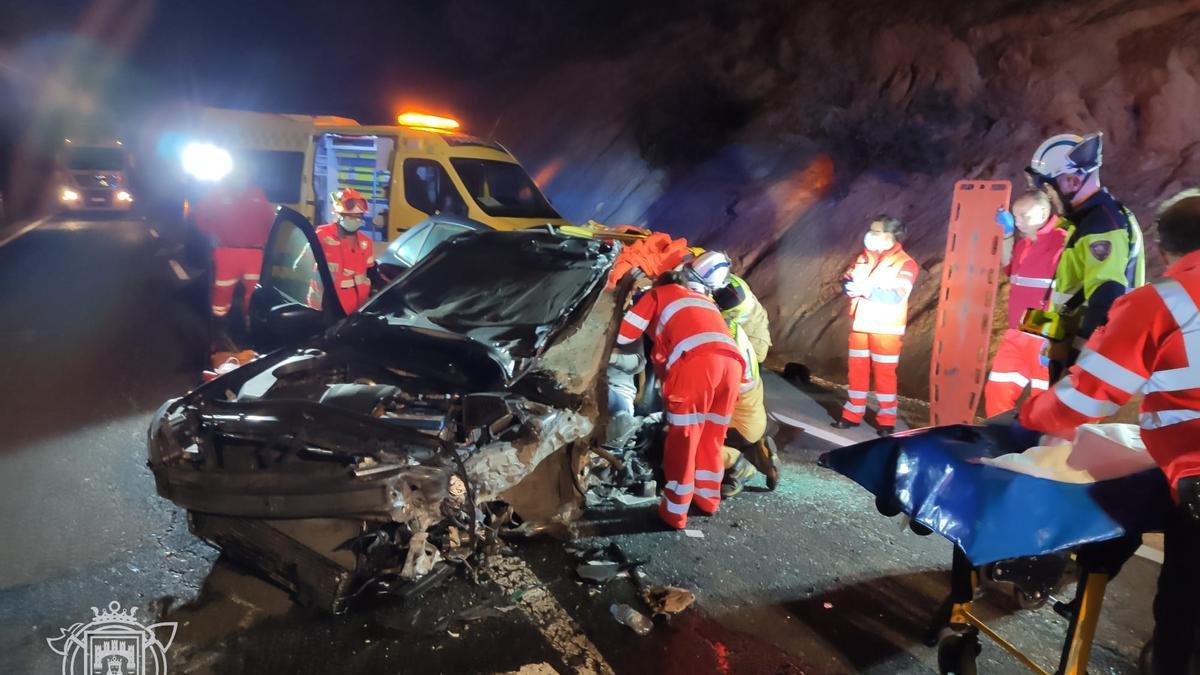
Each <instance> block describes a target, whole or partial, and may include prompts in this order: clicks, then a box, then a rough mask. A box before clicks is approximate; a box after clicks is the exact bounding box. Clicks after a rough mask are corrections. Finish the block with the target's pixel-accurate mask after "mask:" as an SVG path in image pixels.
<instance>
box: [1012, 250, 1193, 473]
mask: <svg viewBox="0 0 1200 675" xmlns="http://www.w3.org/2000/svg"><path fill="white" fill-rule="evenodd" d="M1198 304H1200V251H1196V252H1192V253H1190V254H1188V255H1187V256H1184V257H1183V258H1182V259H1180V260H1179V261H1178V262H1176V263H1175V264H1174V265H1172V266H1171V268H1170V269H1168V270H1167V274H1166V279H1165V280H1164V281H1161V282H1159V283H1156V284H1153V285H1151V286H1143V287H1141V288H1138V289H1136V290H1133V291H1130V292H1129V293H1127V294H1126V295H1124V296H1123V297H1121V298H1120V299H1118V300H1117V301H1116V302H1115V303H1113V306H1112V309H1111V310H1110V312H1109V319H1108V323H1107V325H1105V326H1104V327H1103V328H1101V329H1100V330H1098V331H1096V333H1095V334H1094V335H1093V336H1092V338H1091V340H1089V341H1088V343H1087V345H1086V347H1085V348H1084V349H1083V352H1082V353H1081V354H1080V356H1079V359H1078V361H1076V363H1075V365H1074V366H1072V368H1071V370H1070V371H1069V372H1068V376H1067V377H1065V378H1063V379H1062V380H1060V381H1059V383H1058V384H1057V385H1055V386H1054V387H1053V388H1052V389H1050V390H1048V391H1047V392H1046V393H1044V394H1041V395H1038V396H1035V397H1034V398H1032V399H1030V400H1029V401H1028V402H1027V403H1026V404H1025V406H1024V407H1023V408H1022V409H1021V414H1020V421H1021V423H1022V424H1024V425H1025V426H1027V427H1029V428H1031V429H1036V430H1038V431H1042V432H1045V433H1051V434H1054V435H1056V436H1060V437H1067V438H1069V437H1070V436H1071V434H1072V431H1073V430H1074V429H1075V428H1076V427H1077V426H1079V425H1080V424H1083V423H1085V422H1089V421H1094V420H1097V419H1103V418H1105V417H1108V416H1110V415H1112V414H1113V413H1115V412H1116V411H1117V409H1118V408H1119V407H1120V406H1121V405H1123V404H1124V403H1125V402H1127V401H1128V400H1129V399H1130V398H1131V397H1133V396H1134V395H1135V394H1139V393H1142V394H1145V398H1144V399H1143V400H1142V405H1141V415H1140V417H1139V423H1140V425H1141V428H1142V440H1143V442H1145V444H1146V450H1148V451H1149V453H1150V455H1151V456H1152V457H1153V458H1154V460H1155V461H1156V462H1157V463H1158V465H1159V466H1160V467H1162V470H1163V472H1165V473H1166V474H1167V478H1168V479H1169V480H1170V482H1171V485H1172V486H1174V485H1175V483H1176V482H1177V481H1178V480H1179V479H1180V478H1184V477H1187V476H1196V475H1200V310H1197V305H1198Z"/></svg>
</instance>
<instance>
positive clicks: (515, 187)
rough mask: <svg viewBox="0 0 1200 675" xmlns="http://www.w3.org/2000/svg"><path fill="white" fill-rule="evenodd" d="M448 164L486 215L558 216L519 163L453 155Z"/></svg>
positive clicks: (502, 216)
mask: <svg viewBox="0 0 1200 675" xmlns="http://www.w3.org/2000/svg"><path fill="white" fill-rule="evenodd" d="M450 164H452V165H453V166H454V170H455V171H457V172H458V176H459V178H461V179H462V182H463V185H464V186H466V188H467V192H469V193H470V194H471V197H472V198H473V199H474V200H475V202H476V203H477V204H479V208H481V209H483V212H484V213H486V214H488V215H489V216H494V217H497V218H548V219H553V218H559V215H558V212H556V211H555V210H554V207H553V206H550V202H548V201H546V198H545V197H544V196H542V193H541V191H540V190H538V189H537V186H536V185H534V184H533V180H532V179H531V178H530V177H529V174H527V173H525V169H523V168H521V165H520V164H514V163H512V162H498V161H495V160H490V159H469V158H464V157H453V158H451V159H450Z"/></svg>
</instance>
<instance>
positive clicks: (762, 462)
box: [742, 436, 780, 490]
mask: <svg viewBox="0 0 1200 675" xmlns="http://www.w3.org/2000/svg"><path fill="white" fill-rule="evenodd" d="M742 456H743V457H745V458H746V459H748V460H750V463H751V464H753V465H754V468H755V469H758V472H759V473H761V474H762V475H763V477H765V478H766V479H767V489H768V490H774V489H775V486H776V485H779V465H780V462H779V452H778V451H777V450H776V448H775V439H774V438H771V437H770V436H764V437H763V438H762V440H760V441H759V442H757V443H754V444H752V445H749V446H746V447H745V448H742Z"/></svg>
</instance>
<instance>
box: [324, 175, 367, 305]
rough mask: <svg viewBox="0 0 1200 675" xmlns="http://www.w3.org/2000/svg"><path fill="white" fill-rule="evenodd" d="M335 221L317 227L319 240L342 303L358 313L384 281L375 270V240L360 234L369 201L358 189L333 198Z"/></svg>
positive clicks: (335, 194) (333, 195) (341, 191)
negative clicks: (373, 287)
mask: <svg viewBox="0 0 1200 675" xmlns="http://www.w3.org/2000/svg"><path fill="white" fill-rule="evenodd" d="M330 203H331V204H333V213H334V217H335V220H334V222H332V223H326V224H325V225H321V226H320V227H318V228H317V241H319V242H321V250H322V251H324V252H325V262H326V263H327V264H328V265H329V276H330V277H331V278H332V279H333V286H334V289H333V290H334V291H335V292H336V293H337V298H338V302H340V303H341V305H342V310H344V311H345V312H346V314H350V313H352V312H354V310H356V309H358V308H359V307H361V306H362V305H363V303H365V302H366V301H367V299H368V298H369V297H370V296H371V287H372V285H373V284H374V285H375V286H381V285H382V284H383V280H382V279H381V278H380V277H379V276H378V275H379V272H378V270H377V269H376V268H375V249H374V247H373V245H372V242H371V238H370V237H368V236H367V235H366V234H364V233H363V232H361V231H360V229H361V228H362V224H363V218H364V217H365V216H366V213H367V198H366V197H364V196H363V195H362V193H361V192H359V191H358V190H355V189H354V188H342V189H340V190H338V191H336V192H334V193H333V194H332V195H330Z"/></svg>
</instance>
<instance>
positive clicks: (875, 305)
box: [832, 216, 919, 436]
mask: <svg viewBox="0 0 1200 675" xmlns="http://www.w3.org/2000/svg"><path fill="white" fill-rule="evenodd" d="M904 233H905V229H904V224H903V223H901V222H900V221H899V220H896V219H895V218H891V217H889V216H879V217H878V218H876V219H875V220H873V221H872V222H871V226H870V229H868V230H867V233H866V235H865V236H864V237H863V246H864V250H863V252H862V254H860V255H859V256H858V260H856V261H855V262H854V264H853V265H851V266H850V269H848V270H846V273H845V274H844V275H843V276H842V287H843V288H844V289H845V292H846V295H847V296H848V297H849V298H850V318H851V320H852V322H853V324H852V326H851V328H850V351H849V359H848V360H849V366H850V377H849V385H850V386H849V391H848V392H847V394H848V395H849V400H848V401H846V405H845V406H844V407H843V408H842V418H841V419H840V420H836V421H835V422H833V423H832V426H833V427H834V428H837V429H849V428H850V427H856V426H858V425H859V424H861V423H862V418H863V415H864V414H865V413H866V411H867V393H868V392H869V391H870V382H871V373H872V371H873V372H874V373H875V398H876V399H877V400H878V401H879V415H878V416H877V417H876V418H875V419H876V422H877V423H878V424H879V435H880V436H886V435H887V434H890V433H892V431H894V430H895V428H896V410H897V408H896V406H897V402H896V367H897V365H898V364H899V363H900V345H901V342H902V339H903V336H904V329H905V327H906V326H907V324H908V296H909V295H911V294H912V289H913V284H914V283H916V281H917V272H918V270H919V268H918V266H917V263H916V261H914V260H913V259H912V258H911V257H909V255H908V254H907V253H905V252H904V247H903V246H901V245H900V242H901V240H903V239H904Z"/></svg>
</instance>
